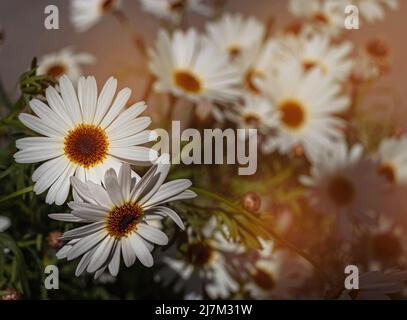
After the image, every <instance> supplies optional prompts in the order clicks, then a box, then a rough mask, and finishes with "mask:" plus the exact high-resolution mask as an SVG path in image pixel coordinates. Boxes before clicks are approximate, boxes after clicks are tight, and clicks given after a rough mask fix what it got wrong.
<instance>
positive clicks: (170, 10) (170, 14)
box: [139, 0, 212, 24]
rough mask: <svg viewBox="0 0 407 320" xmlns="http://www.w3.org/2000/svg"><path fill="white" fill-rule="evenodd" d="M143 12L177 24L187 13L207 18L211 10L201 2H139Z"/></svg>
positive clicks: (141, 0)
mask: <svg viewBox="0 0 407 320" xmlns="http://www.w3.org/2000/svg"><path fill="white" fill-rule="evenodd" d="M139 1H140V3H141V5H142V8H143V10H144V11H146V12H149V13H151V14H153V15H155V16H157V17H159V18H162V19H165V20H169V21H171V22H173V23H176V24H178V23H179V22H180V21H181V19H182V16H183V15H184V14H186V13H187V12H196V13H200V14H203V15H205V16H209V15H210V14H211V13H212V10H211V8H210V7H209V6H208V5H207V4H205V2H204V1H203V0H139Z"/></svg>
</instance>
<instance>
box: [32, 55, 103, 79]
mask: <svg viewBox="0 0 407 320" xmlns="http://www.w3.org/2000/svg"><path fill="white" fill-rule="evenodd" d="M95 61H96V59H95V57H94V56H93V55H91V54H89V53H74V52H73V51H72V49H71V48H65V49H62V50H61V51H59V52H55V53H50V54H46V55H44V56H43V57H41V58H40V59H39V61H38V69H37V73H38V74H39V75H49V76H52V77H55V78H57V79H59V77H61V76H62V75H64V74H66V75H67V76H68V77H69V79H71V81H73V82H76V81H77V80H78V79H79V77H80V76H81V74H82V71H81V65H82V64H92V63H94V62H95Z"/></svg>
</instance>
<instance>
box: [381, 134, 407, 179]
mask: <svg viewBox="0 0 407 320" xmlns="http://www.w3.org/2000/svg"><path fill="white" fill-rule="evenodd" d="M377 156H378V158H379V162H380V167H379V173H380V174H381V175H382V176H383V177H384V178H385V179H386V180H387V181H388V182H389V183H392V184H393V183H394V184H407V138H406V137H402V138H400V139H396V138H388V139H384V140H383V141H382V142H381V144H380V146H379V148H378V150H377Z"/></svg>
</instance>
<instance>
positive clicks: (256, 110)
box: [225, 96, 278, 132]
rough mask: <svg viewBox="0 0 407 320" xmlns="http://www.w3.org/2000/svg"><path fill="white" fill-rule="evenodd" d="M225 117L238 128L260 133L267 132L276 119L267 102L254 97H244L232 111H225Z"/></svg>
mask: <svg viewBox="0 0 407 320" xmlns="http://www.w3.org/2000/svg"><path fill="white" fill-rule="evenodd" d="M225 116H226V118H228V119H229V120H231V121H233V122H235V123H236V124H237V125H238V127H239V128H243V129H258V130H259V131H261V132H266V131H267V130H269V129H270V126H271V125H272V124H274V123H275V121H277V119H278V116H277V114H276V113H275V112H274V110H273V107H272V105H271V103H270V102H269V101H268V100H266V99H263V98H257V97H254V96H245V97H244V102H243V103H242V104H238V105H236V106H235V108H234V111H231V110H227V111H225ZM273 121H274V122H273Z"/></svg>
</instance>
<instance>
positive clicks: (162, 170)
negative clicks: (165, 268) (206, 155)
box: [49, 155, 196, 278]
mask: <svg viewBox="0 0 407 320" xmlns="http://www.w3.org/2000/svg"><path fill="white" fill-rule="evenodd" d="M169 169H170V163H169V156H168V155H164V156H162V157H160V158H159V159H158V161H157V163H156V164H155V165H153V166H152V167H151V168H150V169H149V170H148V171H147V173H146V174H145V175H144V176H143V178H141V179H140V178H133V179H132V178H131V170H130V166H129V165H128V164H123V165H122V167H121V168H120V172H119V176H117V175H116V171H115V170H114V169H109V170H107V171H106V174H105V179H104V186H100V185H97V184H94V183H93V182H90V181H88V182H86V183H83V182H81V181H80V180H79V179H77V178H76V177H73V178H72V185H73V188H74V189H75V191H76V192H77V193H78V195H79V197H80V198H81V200H82V201H74V202H70V203H69V207H70V208H71V209H72V211H71V213H70V214H65V213H54V214H50V215H49V216H50V217H51V218H52V219H55V220H58V221H66V222H79V223H85V225H83V226H81V227H79V228H76V229H72V230H69V231H67V232H65V233H64V234H63V236H62V238H61V239H62V240H69V242H68V243H67V245H65V246H64V247H63V248H62V249H61V250H60V251H59V252H58V253H57V257H58V258H60V259H63V258H66V259H67V260H73V259H76V258H78V257H80V256H82V258H81V260H80V262H79V264H78V266H77V268H76V272H75V274H76V276H79V275H80V274H82V273H83V272H84V271H85V270H86V271H87V272H89V273H93V272H96V273H95V278H97V277H99V276H100V275H101V274H102V273H103V271H104V270H105V269H106V268H108V270H109V271H110V273H111V274H112V275H113V276H116V275H117V274H118V272H119V267H120V260H121V258H120V257H121V256H123V260H124V264H125V265H126V267H130V266H132V265H133V264H134V262H135V261H136V258H138V259H139V260H140V262H141V263H142V264H143V265H144V266H146V267H151V266H152V265H153V257H152V255H151V253H150V252H151V251H152V250H153V246H154V244H157V245H166V244H167V243H168V238H167V235H166V234H165V233H164V232H162V231H161V230H159V229H158V228H156V227H153V226H152V225H150V224H148V223H147V221H148V219H149V218H153V219H154V218H156V217H157V216H164V217H170V218H171V219H172V220H173V221H174V222H175V223H176V224H177V225H178V226H179V227H180V228H184V225H183V222H182V220H181V218H180V217H179V216H178V214H177V213H176V212H175V211H173V210H172V209H170V208H168V207H166V206H164V204H166V203H168V202H171V201H175V200H182V199H190V198H194V197H195V196H196V194H195V193H194V192H192V191H190V190H187V189H188V188H189V187H190V186H191V182H190V181H189V180H187V179H178V180H174V181H171V182H167V183H164V181H165V179H166V177H167V175H168V171H169Z"/></svg>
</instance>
